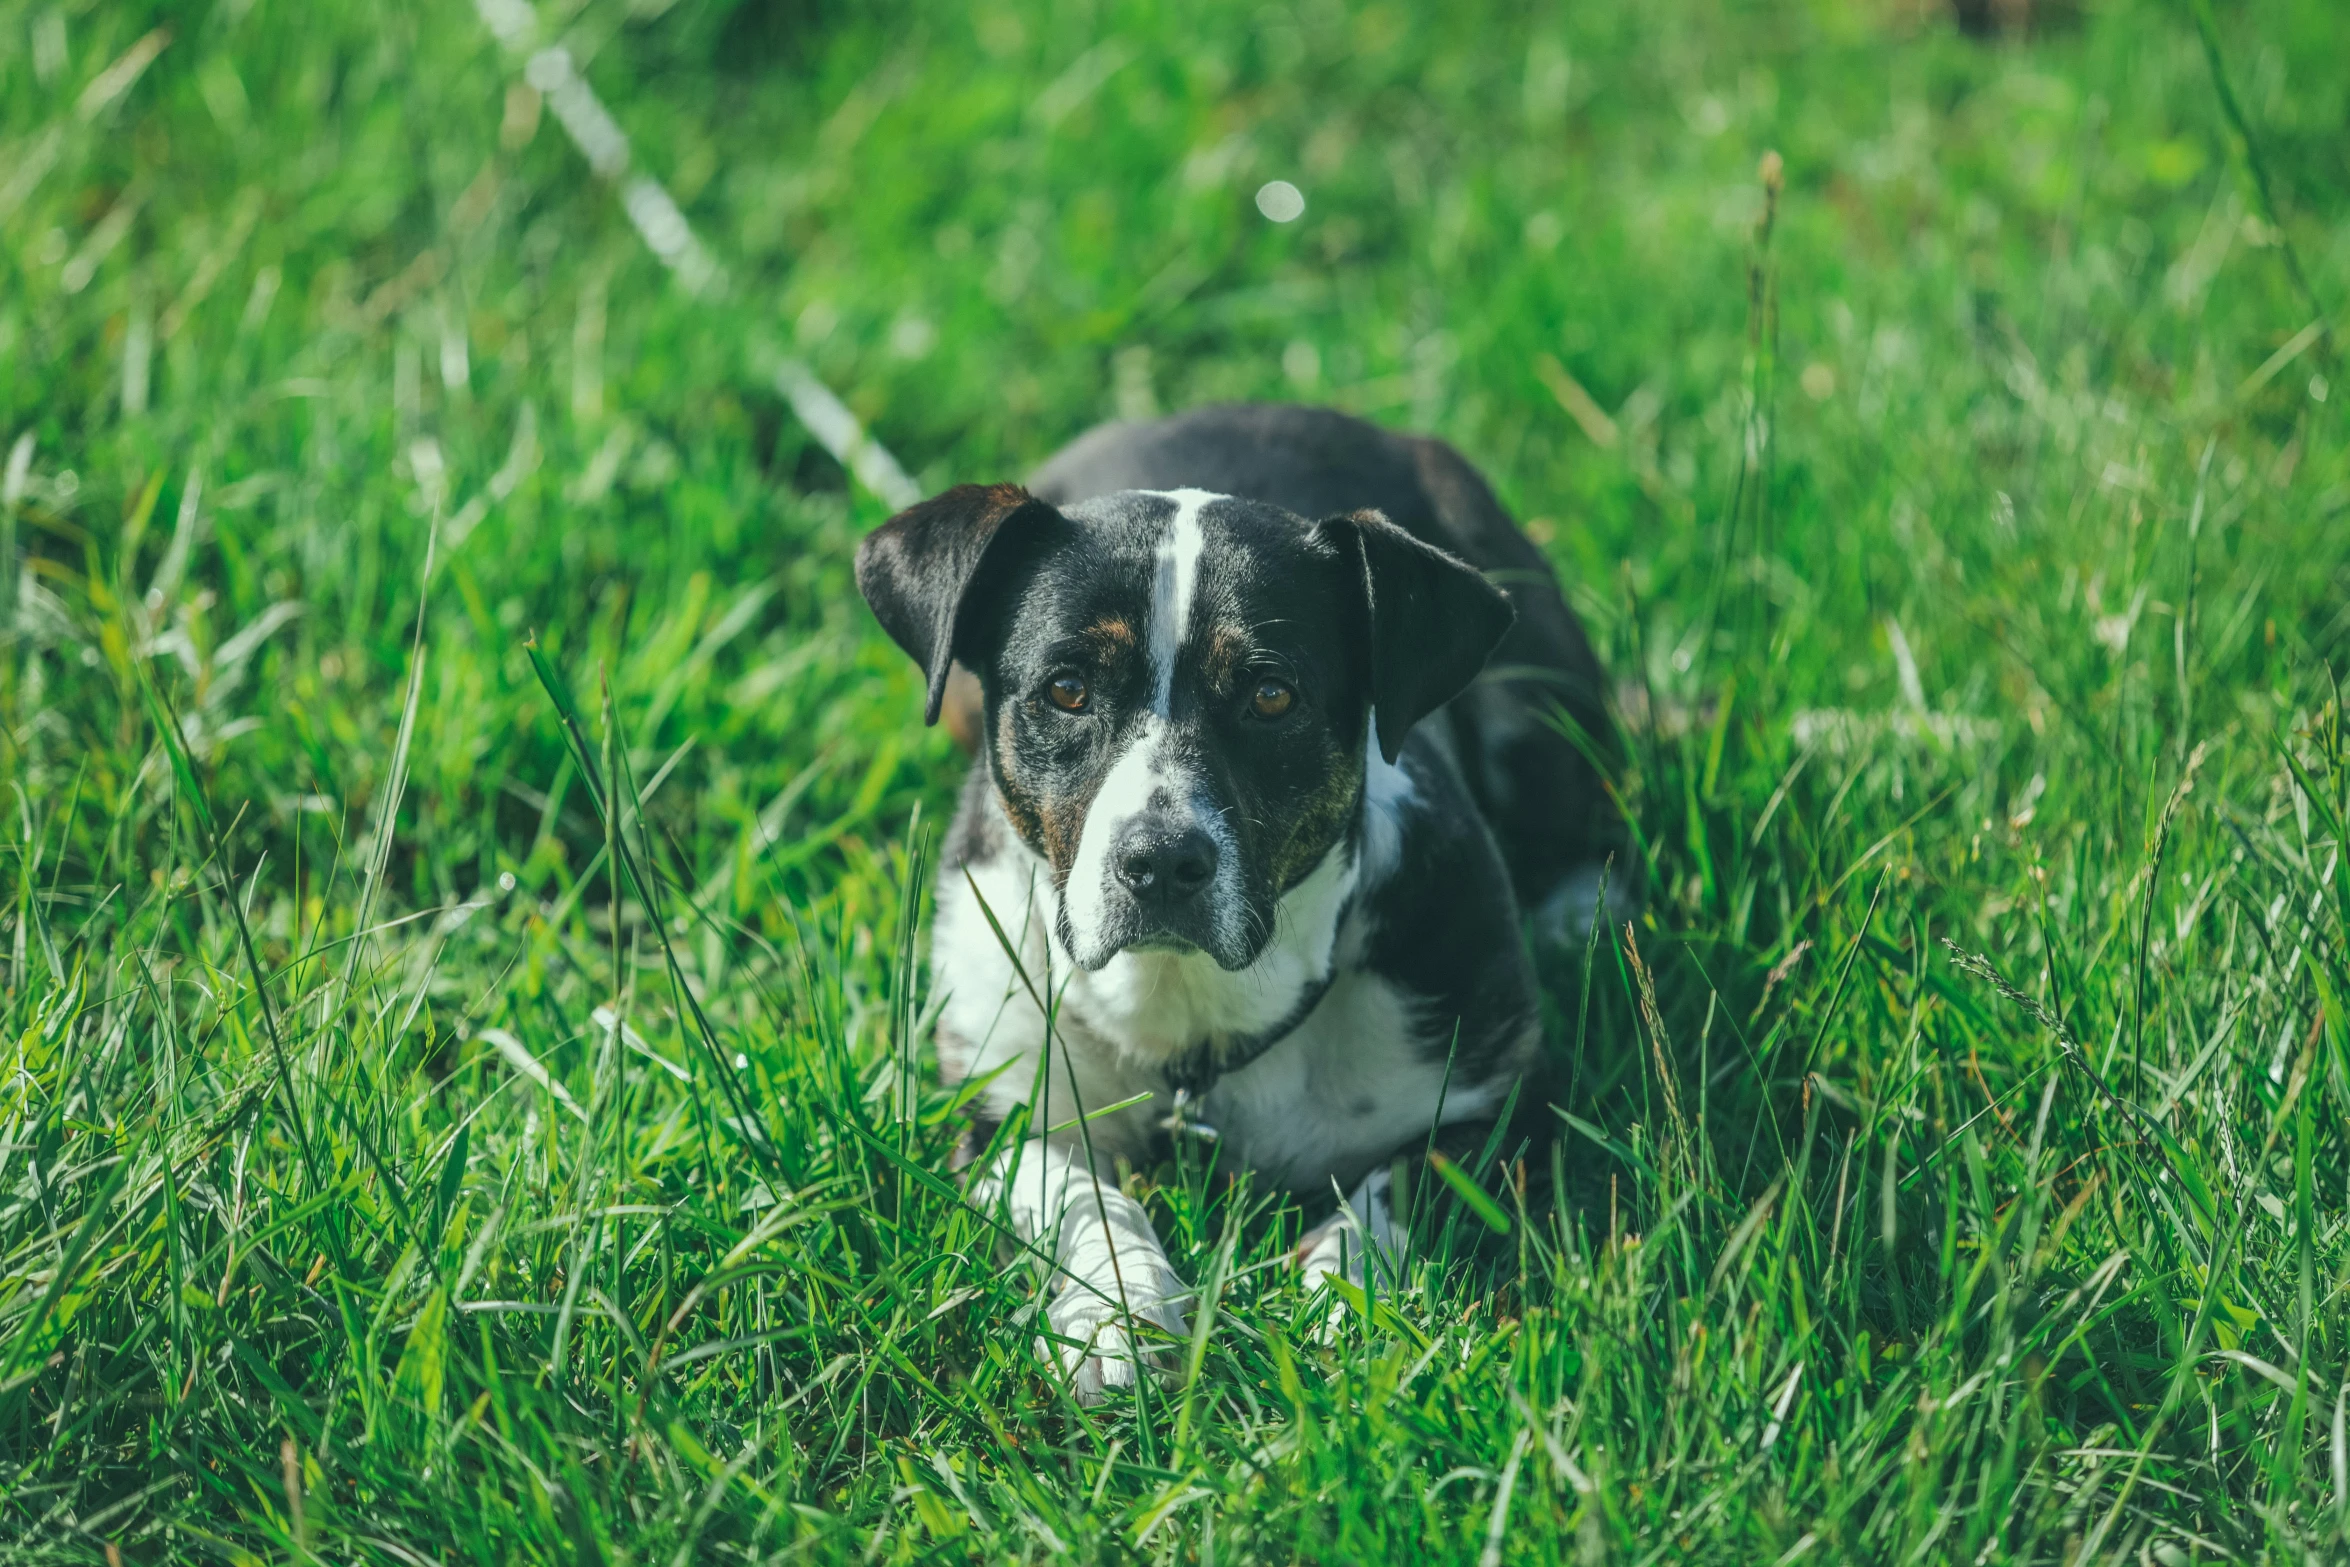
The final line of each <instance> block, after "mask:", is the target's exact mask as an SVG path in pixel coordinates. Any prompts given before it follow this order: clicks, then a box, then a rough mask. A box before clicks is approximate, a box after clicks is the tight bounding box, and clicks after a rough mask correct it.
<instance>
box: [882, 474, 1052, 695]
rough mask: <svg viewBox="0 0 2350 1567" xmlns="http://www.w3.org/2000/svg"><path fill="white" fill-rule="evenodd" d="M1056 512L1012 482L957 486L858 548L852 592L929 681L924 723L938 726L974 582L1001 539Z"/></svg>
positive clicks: (1031, 529) (1027, 530)
mask: <svg viewBox="0 0 2350 1567" xmlns="http://www.w3.org/2000/svg"><path fill="white" fill-rule="evenodd" d="M1059 515H1060V513H1058V512H1056V511H1054V510H1053V509H1052V508H1051V507H1050V506H1047V505H1046V504H1045V503H1044V502H1042V501H1040V500H1038V499H1037V498H1036V497H1035V496H1033V495H1031V494H1029V493H1028V492H1027V491H1026V490H1024V489H1022V488H1021V487H1020V486H1019V485H1017V484H958V485H956V486H955V487H954V488H953V489H951V490H949V491H947V492H946V493H945V494H943V495H934V496H932V497H931V498H930V499H929V500H926V501H924V502H922V503H921V504H920V505H917V506H913V507H909V508H908V509H907V510H905V511H902V512H899V513H898V514H897V515H896V516H895V517H892V518H890V520H889V521H887V522H885V523H883V524H882V525H881V526H880V527H878V528H876V529H874V530H873V531H872V532H871V533H868V534H867V535H865V538H864V540H863V542H861V543H860V544H858V546H857V586H858V588H859V589H860V590H862V591H863V593H864V595H865V602H866V603H867V604H870V605H871V606H873V618H874V619H876V620H878V621H880V622H881V629H882V630H884V631H886V632H888V633H889V635H890V640H891V641H893V642H895V643H897V645H898V646H899V647H902V648H904V649H905V650H906V651H907V652H908V653H909V654H911V655H913V659H914V662H915V663H917V664H920V665H921V666H922V671H923V674H924V675H925V676H926V677H927V678H928V681H929V694H928V696H927V698H926V699H925V700H924V702H923V706H922V721H923V722H924V723H926V724H935V723H937V722H938V708H939V702H940V700H941V699H942V698H943V697H944V696H945V694H946V688H947V672H948V671H949V670H950V669H951V668H953V666H954V661H955V650H956V647H957V644H958V642H959V641H960V639H961V638H962V636H963V635H964V634H965V633H966V631H967V630H968V627H967V626H966V624H965V622H966V618H967V617H966V615H965V613H964V610H965V605H966V603H967V602H970V598H969V595H970V590H971V586H972V583H973V582H974V581H976V580H977V579H978V577H979V574H980V568H981V566H982V565H984V564H985V563H986V561H987V560H988V558H989V555H990V552H991V551H994V552H996V553H998V554H999V555H1000V553H1001V552H1000V551H996V546H997V544H998V542H999V541H1006V540H1017V539H1020V538H1023V537H1028V536H1032V535H1033V534H1034V533H1035V532H1037V531H1038V529H1039V528H1040V527H1041V525H1042V524H1044V523H1045V522H1048V521H1050V520H1053V519H1055V518H1057V517H1059Z"/></svg>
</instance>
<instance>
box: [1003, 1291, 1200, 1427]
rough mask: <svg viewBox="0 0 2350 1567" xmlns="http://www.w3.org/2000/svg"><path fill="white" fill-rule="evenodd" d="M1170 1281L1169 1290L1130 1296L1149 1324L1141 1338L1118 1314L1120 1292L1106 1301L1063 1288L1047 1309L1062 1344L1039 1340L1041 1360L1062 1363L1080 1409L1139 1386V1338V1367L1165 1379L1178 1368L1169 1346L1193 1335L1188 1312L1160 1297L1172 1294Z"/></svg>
mask: <svg viewBox="0 0 2350 1567" xmlns="http://www.w3.org/2000/svg"><path fill="white" fill-rule="evenodd" d="M1168 1282H1169V1284H1170V1288H1169V1289H1168V1290H1167V1291H1164V1292H1146V1293H1145V1294H1144V1295H1143V1296H1141V1297H1135V1296H1131V1295H1130V1296H1129V1299H1130V1300H1131V1301H1132V1303H1133V1305H1134V1316H1135V1318H1136V1319H1137V1320H1138V1321H1139V1322H1140V1323H1143V1324H1147V1326H1144V1327H1143V1328H1142V1330H1141V1331H1140V1332H1139V1333H1137V1332H1136V1331H1134V1330H1133V1329H1132V1328H1130V1327H1129V1326H1128V1323H1127V1321H1126V1319H1125V1317H1124V1315H1123V1314H1122V1313H1121V1312H1120V1311H1119V1309H1118V1306H1117V1300H1116V1292H1115V1290H1111V1291H1106V1292H1105V1293H1108V1294H1109V1295H1110V1296H1111V1299H1109V1300H1107V1301H1105V1300H1102V1299H1100V1298H1098V1297H1097V1296H1095V1294H1094V1293H1093V1292H1092V1291H1091V1290H1088V1289H1086V1288H1084V1287H1083V1286H1081V1285H1070V1286H1068V1287H1066V1288H1064V1289H1063V1290H1062V1291H1061V1293H1060V1294H1059V1295H1058V1296H1056V1297H1055V1298H1054V1300H1053V1302H1052V1304H1051V1305H1049V1306H1047V1307H1046V1308H1045V1320H1046V1321H1047V1322H1049V1323H1050V1324H1052V1329H1053V1332H1054V1333H1055V1334H1056V1335H1058V1339H1057V1340H1056V1339H1045V1338H1040V1339H1038V1340H1037V1341H1036V1352H1037V1356H1038V1358H1039V1359H1042V1360H1045V1361H1048V1362H1053V1363H1057V1364H1058V1365H1059V1366H1060V1368H1061V1369H1062V1371H1064V1372H1065V1373H1067V1374H1068V1377H1069V1388H1070V1391H1071V1392H1072V1393H1074V1394H1075V1395H1076V1396H1077V1401H1078V1402H1079V1403H1081V1404H1098V1403H1100V1402H1101V1401H1102V1400H1103V1399H1104V1398H1106V1397H1108V1396H1109V1394H1110V1392H1111V1391H1112V1390H1113V1389H1117V1388H1129V1387H1132V1386H1133V1385H1134V1377H1135V1368H1136V1364H1137V1348H1138V1346H1137V1344H1136V1342H1135V1341H1136V1339H1137V1338H1138V1337H1139V1338H1140V1339H1141V1341H1142V1342H1141V1344H1140V1346H1139V1349H1140V1357H1139V1358H1140V1363H1141V1364H1143V1365H1146V1366H1148V1367H1150V1368H1151V1369H1152V1370H1153V1371H1155V1372H1158V1373H1160V1374H1162V1375H1164V1374H1166V1373H1167V1372H1169V1371H1170V1370H1172V1368H1173V1357H1172V1355H1171V1354H1170V1353H1169V1351H1170V1350H1171V1348H1172V1345H1170V1344H1169V1343H1168V1342H1167V1341H1168V1340H1170V1339H1172V1340H1175V1341H1178V1342H1179V1341H1181V1340H1182V1339H1183V1338H1184V1337H1185V1336H1186V1334H1187V1333H1188V1332H1189V1330H1188V1329H1187V1328H1186V1327H1185V1326H1184V1323H1183V1313H1182V1312H1181V1311H1179V1310H1178V1309H1176V1307H1175V1306H1174V1305H1173V1304H1172V1303H1171V1302H1169V1301H1166V1300H1163V1299H1161V1298H1159V1297H1160V1293H1172V1288H1171V1285H1172V1281H1168ZM1153 1329H1156V1330H1157V1331H1155V1332H1154V1331H1152V1330H1153Z"/></svg>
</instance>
